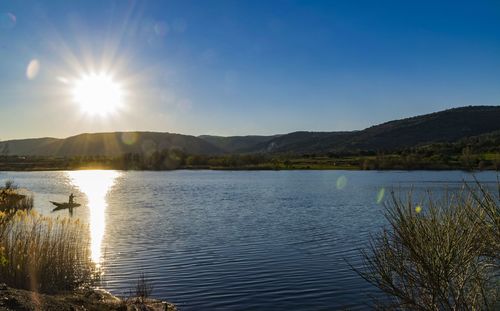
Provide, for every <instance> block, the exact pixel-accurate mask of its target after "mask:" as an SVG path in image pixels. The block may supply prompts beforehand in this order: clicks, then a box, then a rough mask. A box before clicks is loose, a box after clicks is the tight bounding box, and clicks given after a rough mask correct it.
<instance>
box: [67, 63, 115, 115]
mask: <svg viewBox="0 0 500 311" xmlns="http://www.w3.org/2000/svg"><path fill="white" fill-rule="evenodd" d="M73 99H74V101H75V102H76V103H77V104H78V105H80V108H81V109H82V111H83V112H84V113H86V114H89V115H92V116H102V117H104V116H107V115H109V114H111V113H114V112H116V110H117V109H119V108H120V107H121V106H122V105H123V90H122V88H121V86H120V85H119V84H118V83H116V82H115V81H113V79H112V77H111V76H109V75H107V74H104V73H93V74H88V75H84V76H82V77H81V78H80V79H78V80H77V81H75V83H74V87H73Z"/></svg>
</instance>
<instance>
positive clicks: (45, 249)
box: [0, 182, 99, 293]
mask: <svg viewBox="0 0 500 311" xmlns="http://www.w3.org/2000/svg"><path fill="white" fill-rule="evenodd" d="M0 193H1V195H0V202H1V209H0V283H6V284H7V285H8V286H12V287H15V288H22V289H28V290H32V291H35V292H44V293H54V292H59V291H69V290H74V289H77V288H80V287H82V286H85V285H93V284H94V283H95V282H96V281H97V280H98V276H99V274H98V271H97V268H96V266H95V264H94V263H93V262H92V261H91V257H90V245H89V238H88V228H87V227H86V226H84V225H82V224H80V223H79V222H78V221H72V220H69V219H60V218H51V217H44V216H42V215H39V214H38V213H36V212H34V211H31V208H32V207H33V199H32V198H30V197H28V196H25V195H21V194H19V193H18V192H17V190H16V187H15V186H14V185H13V183H11V182H8V183H7V184H6V185H5V187H3V188H2V189H0Z"/></svg>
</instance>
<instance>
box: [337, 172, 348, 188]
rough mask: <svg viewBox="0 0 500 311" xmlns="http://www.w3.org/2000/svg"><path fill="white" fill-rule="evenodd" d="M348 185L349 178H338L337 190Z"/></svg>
mask: <svg viewBox="0 0 500 311" xmlns="http://www.w3.org/2000/svg"><path fill="white" fill-rule="evenodd" d="M346 185H347V178H346V177H345V176H344V175H342V176H340V177H339V178H337V189H338V190H342V189H344V188H345V186H346Z"/></svg>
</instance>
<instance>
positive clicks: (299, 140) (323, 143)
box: [254, 106, 500, 153]
mask: <svg viewBox="0 0 500 311" xmlns="http://www.w3.org/2000/svg"><path fill="white" fill-rule="evenodd" d="M496 130H500V106H471V107H463V108H455V109H449V110H445V111H440V112H436V113H431V114H426V115H422V116H417V117H412V118H407V119H402V120H396V121H391V122H387V123H383V124H380V125H376V126H372V127H369V128H367V129H365V130H362V131H354V132H295V133H290V134H287V135H283V136H280V137H278V138H274V139H272V140H270V141H269V142H267V143H266V144H265V145H263V144H261V145H257V146H256V148H255V150H254V151H257V150H260V151H271V152H278V153H283V152H290V153H305V152H316V153H324V152H357V151H394V150H397V149H401V148H406V147H414V146H419V145H424V144H430V143H438V142H455V141H458V140H460V139H463V138H467V137H471V136H477V135H481V134H486V133H489V132H493V131H496Z"/></svg>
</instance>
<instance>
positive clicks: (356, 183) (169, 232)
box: [0, 171, 496, 310]
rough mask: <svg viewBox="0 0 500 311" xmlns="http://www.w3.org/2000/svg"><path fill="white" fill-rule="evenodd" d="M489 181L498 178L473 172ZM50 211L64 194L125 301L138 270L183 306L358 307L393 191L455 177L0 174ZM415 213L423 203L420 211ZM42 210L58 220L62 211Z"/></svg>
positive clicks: (447, 182) (442, 184) (457, 177)
mask: <svg viewBox="0 0 500 311" xmlns="http://www.w3.org/2000/svg"><path fill="white" fill-rule="evenodd" d="M477 177H478V179H479V180H481V181H483V182H486V183H491V185H494V183H495V182H496V173H494V172H485V173H479V174H477ZM9 179H12V180H15V182H16V183H17V184H18V185H19V186H21V187H22V188H27V189H29V190H31V191H32V192H33V193H34V195H35V208H36V209H37V210H38V211H40V212H42V213H44V214H51V213H50V211H51V209H52V208H53V206H52V205H51V204H50V203H49V200H52V201H65V200H67V196H68V195H69V193H70V192H74V193H75V195H76V200H77V201H79V202H81V203H82V206H81V207H79V208H77V209H75V211H74V215H73V217H77V218H80V219H82V220H83V221H84V222H86V223H88V224H89V228H90V230H91V236H92V239H91V240H92V241H91V244H92V257H93V259H94V260H95V261H96V262H98V263H99V264H101V266H102V267H103V269H104V271H105V274H104V281H103V287H104V288H106V289H108V290H109V291H111V292H112V293H114V294H117V295H128V294H129V292H130V291H131V290H133V288H134V285H135V282H136V280H137V277H138V276H139V274H140V273H141V272H144V273H145V274H146V276H147V277H148V278H149V279H150V280H151V282H152V285H153V295H154V296H157V297H160V298H164V299H167V300H169V301H171V302H173V303H175V304H177V305H178V306H179V307H180V309H181V310H257V309H259V310H332V309H339V308H349V309H366V308H367V305H366V303H369V302H370V299H369V297H368V295H369V294H374V293H376V291H375V290H374V289H373V288H371V287H370V286H369V285H367V283H366V282H365V281H364V280H362V279H361V278H360V277H359V276H358V275H357V274H356V273H354V272H353V271H351V269H350V267H349V264H348V262H349V263H351V264H353V265H354V266H359V264H360V261H359V259H360V257H359V249H360V248H362V247H364V246H366V244H367V242H368V239H369V236H370V234H373V233H375V232H377V231H379V230H380V229H381V227H382V226H383V225H384V223H385V221H384V218H383V202H384V201H385V200H386V199H387V198H388V197H390V191H391V189H393V190H396V191H397V192H398V193H403V194H404V193H407V192H408V191H410V190H413V192H414V193H416V197H417V199H418V197H419V195H420V194H422V193H424V192H425V190H431V191H432V192H433V193H434V194H435V195H438V196H439V195H441V194H442V193H443V192H444V191H445V190H446V189H448V190H451V191H454V190H458V189H459V188H460V187H461V184H462V180H463V179H468V180H471V176H470V175H468V174H467V173H464V172H459V171H453V172H427V171H418V172H395V171H392V172H375V171H252V172H247V171H172V172H120V171H75V172H0V182H2V183H3V182H4V181H5V180H9ZM423 206H424V208H425V205H423ZM52 215H60V216H66V215H68V212H67V211H62V212H57V213H53V214H52Z"/></svg>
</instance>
